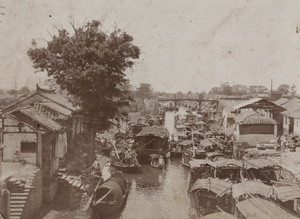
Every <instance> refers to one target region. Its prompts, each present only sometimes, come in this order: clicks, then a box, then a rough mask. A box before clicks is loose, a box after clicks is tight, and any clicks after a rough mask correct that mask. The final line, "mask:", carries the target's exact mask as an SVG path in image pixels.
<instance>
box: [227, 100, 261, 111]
mask: <svg viewBox="0 0 300 219" xmlns="http://www.w3.org/2000/svg"><path fill="white" fill-rule="evenodd" d="M261 100H263V98H253V99H251V100H247V101H244V102H243V103H240V104H238V105H235V106H234V107H233V109H239V108H242V107H244V106H247V105H250V104H253V103H255V102H258V101H261Z"/></svg>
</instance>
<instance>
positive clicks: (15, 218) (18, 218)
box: [10, 216, 21, 219]
mask: <svg viewBox="0 0 300 219" xmlns="http://www.w3.org/2000/svg"><path fill="white" fill-rule="evenodd" d="M10 219H21V217H20V216H10Z"/></svg>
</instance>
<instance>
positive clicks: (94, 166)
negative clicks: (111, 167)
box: [92, 157, 102, 179]
mask: <svg viewBox="0 0 300 219" xmlns="http://www.w3.org/2000/svg"><path fill="white" fill-rule="evenodd" d="M92 170H93V171H92V176H93V179H95V178H97V177H99V178H100V177H102V173H101V164H100V162H99V161H98V160H97V157H96V159H95V161H94V163H93V164H92Z"/></svg>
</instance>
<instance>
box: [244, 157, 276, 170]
mask: <svg viewBox="0 0 300 219" xmlns="http://www.w3.org/2000/svg"><path fill="white" fill-rule="evenodd" d="M244 163H245V168H246V169H250V168H254V169H262V168H266V167H272V168H273V167H274V166H279V164H278V163H277V162H276V161H274V160H269V159H249V160H244Z"/></svg>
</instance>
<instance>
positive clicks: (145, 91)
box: [135, 83, 154, 100]
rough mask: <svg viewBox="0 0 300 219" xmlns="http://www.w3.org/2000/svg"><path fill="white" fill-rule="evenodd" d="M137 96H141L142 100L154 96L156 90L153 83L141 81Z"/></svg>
mask: <svg viewBox="0 0 300 219" xmlns="http://www.w3.org/2000/svg"><path fill="white" fill-rule="evenodd" d="M135 93H136V96H137V97H139V98H141V99H142V100H144V99H147V98H148V99H149V98H151V97H153V95H154V92H153V88H152V86H151V84H147V83H141V84H140V86H139V87H138V88H137V89H136V92H135Z"/></svg>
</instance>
